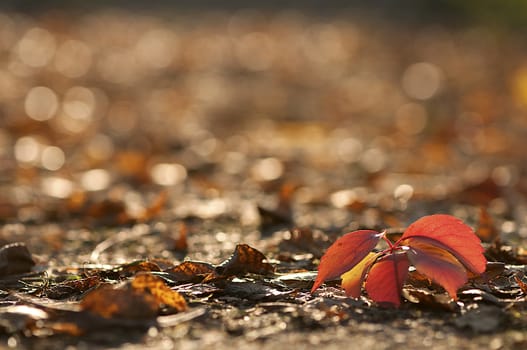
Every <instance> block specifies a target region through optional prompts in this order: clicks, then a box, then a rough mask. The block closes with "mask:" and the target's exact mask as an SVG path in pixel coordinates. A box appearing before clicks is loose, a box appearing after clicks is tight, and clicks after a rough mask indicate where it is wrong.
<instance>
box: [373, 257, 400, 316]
mask: <svg viewBox="0 0 527 350" xmlns="http://www.w3.org/2000/svg"><path fill="white" fill-rule="evenodd" d="M409 266H410V263H409V262H408V257H407V255H406V254H404V253H402V254H401V253H399V254H397V253H394V254H390V255H386V256H384V257H382V258H381V259H380V260H379V261H377V263H375V264H374V265H373V267H372V268H371V269H370V272H369V273H368V278H367V279H366V291H367V292H368V295H369V297H370V298H371V299H372V300H373V301H375V302H377V303H379V304H381V305H382V304H389V305H393V306H395V307H399V306H400V305H401V290H402V288H403V285H404V281H405V280H406V277H407V276H408V267H409Z"/></svg>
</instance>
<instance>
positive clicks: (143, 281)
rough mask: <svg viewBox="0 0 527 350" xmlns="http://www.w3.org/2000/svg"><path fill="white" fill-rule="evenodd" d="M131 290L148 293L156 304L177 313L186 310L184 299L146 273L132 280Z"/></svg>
mask: <svg viewBox="0 0 527 350" xmlns="http://www.w3.org/2000/svg"><path fill="white" fill-rule="evenodd" d="M132 288H134V289H135V290H136V291H139V292H143V293H150V294H151V295H153V296H154V297H155V298H156V300H157V302H158V303H160V304H164V305H166V306H170V307H172V308H174V309H175V310H177V311H178V312H181V311H185V310H186V309H187V302H186V301H185V298H183V296H182V295H181V294H179V293H178V292H176V291H175V290H172V289H170V288H169V287H168V286H167V285H166V284H165V281H163V279H162V278H161V277H157V276H154V275H152V274H148V273H141V274H138V275H137V276H135V278H134V279H133V280H132Z"/></svg>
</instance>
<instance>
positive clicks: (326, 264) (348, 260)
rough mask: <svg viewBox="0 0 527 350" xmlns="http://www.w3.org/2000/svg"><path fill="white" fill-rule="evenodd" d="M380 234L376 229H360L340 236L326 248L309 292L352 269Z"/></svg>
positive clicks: (370, 248)
mask: <svg viewBox="0 0 527 350" xmlns="http://www.w3.org/2000/svg"><path fill="white" fill-rule="evenodd" d="M381 236H382V234H380V233H379V232H377V231H371V230H360V231H355V232H350V233H347V234H345V235H344V236H342V237H340V238H339V239H337V240H336V241H335V243H333V245H331V247H329V248H328V250H327V251H326V253H325V254H324V256H323V257H322V259H321V260H320V265H319V266H318V275H317V279H316V280H315V283H314V284H313V288H312V289H311V292H313V291H315V289H317V288H318V287H320V285H321V284H322V283H323V282H324V281H327V280H329V279H332V278H336V277H340V275H342V274H343V273H344V272H346V271H348V270H350V269H352V268H353V267H354V266H355V265H357V264H358V263H359V262H360V261H361V260H362V259H364V258H365V257H366V255H368V253H369V252H370V251H371V250H372V249H373V248H375V246H376V245H377V243H378V242H379V239H380V238H381Z"/></svg>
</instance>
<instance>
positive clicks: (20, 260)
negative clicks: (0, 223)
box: [0, 242, 35, 277]
mask: <svg viewBox="0 0 527 350" xmlns="http://www.w3.org/2000/svg"><path fill="white" fill-rule="evenodd" d="M33 266H35V262H34V261H33V258H32V257H31V253H30V252H29V250H28V249H27V247H26V245H25V244H24V243H20V242H19V243H11V244H6V245H4V246H3V247H2V248H0V277H2V276H9V275H16V274H20V273H25V272H30V271H31V268H32V267H33Z"/></svg>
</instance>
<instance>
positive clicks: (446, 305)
mask: <svg viewBox="0 0 527 350" xmlns="http://www.w3.org/2000/svg"><path fill="white" fill-rule="evenodd" d="M402 294H403V296H404V298H405V299H406V300H408V301H409V302H411V303H414V304H419V305H421V306H425V307H428V308H431V309H436V310H447V311H456V310H457V309H458V306H457V304H456V302H455V301H453V300H452V298H451V297H450V296H449V295H448V294H447V293H437V292H435V291H430V290H427V289H425V288H415V287H405V288H404V289H403V291H402Z"/></svg>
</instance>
